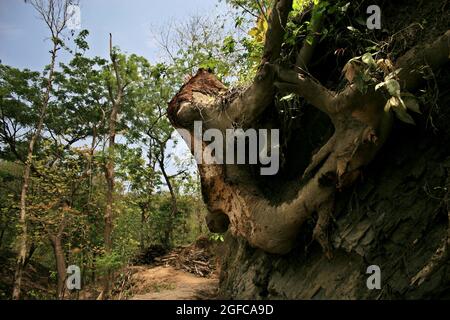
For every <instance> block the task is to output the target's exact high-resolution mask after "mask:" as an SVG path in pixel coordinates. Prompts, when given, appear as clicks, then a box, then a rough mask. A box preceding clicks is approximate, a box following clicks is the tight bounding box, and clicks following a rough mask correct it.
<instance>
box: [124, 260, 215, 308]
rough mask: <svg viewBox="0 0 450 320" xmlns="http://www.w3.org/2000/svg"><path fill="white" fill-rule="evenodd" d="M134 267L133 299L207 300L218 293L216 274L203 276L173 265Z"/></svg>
mask: <svg viewBox="0 0 450 320" xmlns="http://www.w3.org/2000/svg"><path fill="white" fill-rule="evenodd" d="M133 268H135V269H136V270H134V271H135V272H134V274H133V276H132V283H133V290H132V291H133V295H132V297H131V298H130V299H131V300H205V299H214V298H215V296H216V294H217V288H218V283H219V281H218V279H217V277H216V276H213V277H211V278H202V277H199V276H196V275H193V274H191V273H188V272H184V271H180V270H176V269H175V268H173V267H171V266H157V267H150V268H149V267H142V266H139V267H133Z"/></svg>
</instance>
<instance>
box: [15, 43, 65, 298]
mask: <svg viewBox="0 0 450 320" xmlns="http://www.w3.org/2000/svg"><path fill="white" fill-rule="evenodd" d="M58 49H59V44H58V42H57V40H54V41H53V49H52V51H51V62H50V70H49V75H48V79H47V87H46V90H45V93H44V97H43V100H42V106H41V110H40V114H39V120H38V123H37V126H36V130H35V131H34V133H33V135H32V136H31V139H30V143H29V145H28V151H27V160H26V163H25V169H24V174H23V184H22V190H21V192H20V215H19V226H20V237H19V251H18V255H17V265H16V270H15V274H14V285H13V293H12V299H14V300H18V299H20V286H21V283H22V272H23V268H24V263H25V259H26V255H27V241H28V227H27V195H28V187H29V184H30V174H31V168H32V162H33V154H34V148H35V145H36V144H37V143H38V140H39V138H40V136H41V132H42V128H43V125H44V119H45V116H46V112H47V107H48V102H49V100H50V94H51V91H52V84H53V78H54V71H55V61H56V53H57V51H58Z"/></svg>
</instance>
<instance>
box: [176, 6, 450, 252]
mask: <svg viewBox="0 0 450 320" xmlns="http://www.w3.org/2000/svg"><path fill="white" fill-rule="evenodd" d="M291 8H292V0H278V1H275V3H274V8H273V10H272V13H271V15H270V17H269V21H268V23H269V28H268V31H267V34H266V40H265V47H264V54H263V57H262V61H261V64H260V67H259V70H258V73H257V75H256V77H255V79H254V81H253V83H252V84H251V85H250V86H249V87H248V88H246V89H245V90H244V91H243V92H242V93H241V94H231V93H229V92H228V89H227V87H226V86H225V85H224V84H223V83H221V82H220V81H219V80H218V79H217V78H216V77H215V76H214V75H213V74H211V73H210V72H208V71H206V70H199V71H198V73H197V74H196V75H195V76H194V77H193V78H191V79H190V80H189V81H188V82H187V83H186V84H185V85H183V86H182V88H181V89H180V91H179V92H178V94H176V95H175V96H174V98H173V99H172V100H171V102H170V104H169V108H168V116H169V118H170V120H171V123H172V124H173V126H174V127H175V128H177V129H185V130H187V131H189V133H190V135H191V139H190V141H191V143H190V144H189V147H190V148H191V151H193V147H194V143H193V141H194V139H195V137H194V131H193V123H194V121H202V122H203V129H209V128H215V129H219V130H221V131H222V132H225V130H226V129H230V128H236V127H240V128H243V129H246V128H257V127H258V125H259V123H258V120H259V119H260V117H261V115H262V114H263V112H265V111H266V110H267V109H268V108H273V105H274V99H275V92H276V90H280V91H282V92H290V93H294V94H296V95H298V96H299V97H301V98H303V99H305V100H306V101H307V102H308V103H309V104H311V105H313V106H314V107H315V108H317V109H319V110H320V111H322V112H323V113H325V114H326V115H327V116H328V117H329V118H330V119H331V122H332V124H333V126H334V134H333V135H332V137H331V138H330V139H329V140H328V141H327V142H326V143H325V144H324V145H323V146H322V148H320V150H319V151H318V152H317V153H316V154H314V155H313V156H312V159H311V162H310V164H309V166H308V167H307V168H306V170H305V172H304V175H303V182H302V183H301V186H300V188H299V190H298V192H297V193H296V196H295V197H294V199H288V200H286V201H281V202H280V203H274V202H273V201H270V199H268V198H267V196H266V195H265V194H263V192H261V190H260V188H259V187H258V183H257V181H256V180H257V179H256V178H255V177H254V176H252V175H251V174H250V173H249V171H248V168H247V167H246V166H239V165H229V164H228V165H225V164H224V165H222V164H198V170H199V173H200V177H201V184H202V193H203V197H204V201H205V203H206V205H207V208H208V211H209V215H208V217H207V222H208V226H209V228H210V229H211V231H213V232H224V231H225V230H227V228H228V227H229V228H230V230H231V232H232V234H234V235H238V236H242V237H243V238H245V239H246V240H247V241H248V242H249V244H250V245H252V246H254V247H257V248H261V249H263V250H264V251H266V252H269V253H276V254H285V253H287V252H289V251H290V250H291V249H292V247H293V244H294V241H295V239H296V236H297V235H298V232H299V230H300V228H301V226H302V225H303V224H304V223H305V221H306V220H308V219H309V218H311V217H312V215H313V214H314V213H316V214H317V217H318V218H317V221H316V224H315V228H314V231H313V237H314V239H316V240H317V241H318V242H319V243H320V244H321V246H322V248H323V249H324V252H325V254H326V255H327V256H328V257H331V246H330V244H329V241H328V237H327V227H328V223H329V220H330V217H331V215H332V213H333V210H334V199H335V195H336V192H338V191H339V190H341V189H343V188H346V187H349V186H350V185H352V184H353V183H354V182H355V180H356V179H357V178H358V177H359V176H360V173H361V170H362V169H363V168H364V167H365V166H366V165H367V164H369V163H370V162H371V161H372V160H373V159H374V157H375V155H376V154H377V152H378V151H379V150H380V148H381V147H382V146H383V144H384V143H385V141H386V140H387V139H388V138H389V134H390V130H391V127H392V125H393V114H392V111H388V112H386V111H385V110H384V106H385V104H386V100H387V98H386V96H385V95H384V94H383V92H382V90H375V88H374V86H372V87H369V88H368V90H367V92H365V93H362V92H361V91H359V90H358V89H357V86H356V85H355V84H353V83H349V84H348V85H347V87H346V88H345V89H343V90H341V91H340V92H333V91H331V90H328V89H327V88H326V87H324V86H323V85H322V84H320V83H319V82H318V81H316V80H315V79H314V78H313V77H312V76H311V75H310V74H309V73H307V72H304V71H303V69H301V68H300V67H299V66H300V65H301V66H303V67H304V66H305V65H306V64H307V63H308V58H310V57H313V55H312V54H311V50H313V49H314V48H313V47H311V46H309V45H308V44H305V45H304V46H303V49H302V50H300V51H299V53H298V57H297V59H296V60H297V64H298V65H297V66H296V65H294V66H291V67H287V66H285V65H280V64H279V62H278V61H279V59H278V58H279V57H280V52H281V46H282V42H283V36H284V33H285V26H286V21H287V18H288V14H289V12H290V10H291ZM319 24H320V23H315V26H316V27H317V26H318V25H319ZM449 38H450V31H447V32H446V33H445V34H444V35H442V36H440V37H439V38H437V39H436V40H435V41H434V42H433V43H430V44H428V45H426V46H424V47H420V48H414V49H412V50H410V51H408V52H407V53H406V54H405V55H403V56H402V57H401V58H399V59H398V60H397V61H396V63H395V69H396V70H399V71H398V81H399V83H400V84H401V87H402V89H403V90H408V91H410V92H413V91H414V90H415V89H416V88H417V87H418V85H419V84H420V83H421V81H422V74H421V73H419V72H417V70H418V69H419V68H420V67H421V66H424V65H427V66H428V67H430V68H431V69H434V70H435V69H437V68H439V67H440V66H442V65H443V64H445V63H446V62H447V61H448V59H449V41H450V39H449ZM224 97H227V99H224ZM188 140H189V139H188Z"/></svg>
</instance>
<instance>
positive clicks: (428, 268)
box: [411, 211, 450, 286]
mask: <svg viewBox="0 0 450 320" xmlns="http://www.w3.org/2000/svg"><path fill="white" fill-rule="evenodd" d="M449 247H450V211H449V212H448V228H447V234H446V236H445V237H444V239H442V244H441V246H439V248H437V250H436V252H435V253H434V254H433V256H432V257H431V258H430V261H429V262H428V263H427V264H426V265H425V266H424V267H423V268H422V269H421V270H420V271H419V272H418V273H417V274H416V275H415V276H414V277H412V279H411V285H417V286H420V285H421V284H422V283H423V282H425V281H426V280H428V279H429V278H430V277H431V276H432V275H433V274H434V273H435V272H436V271H437V270H439V268H440V267H442V266H443V265H444V264H445V263H446V262H447V261H448V259H449V257H450V255H449Z"/></svg>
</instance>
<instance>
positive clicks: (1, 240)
mask: <svg viewBox="0 0 450 320" xmlns="http://www.w3.org/2000/svg"><path fill="white" fill-rule="evenodd" d="M5 229H6V228H2V232H1V233H0V248H1V247H2V244H3V236H4V235H5Z"/></svg>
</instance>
